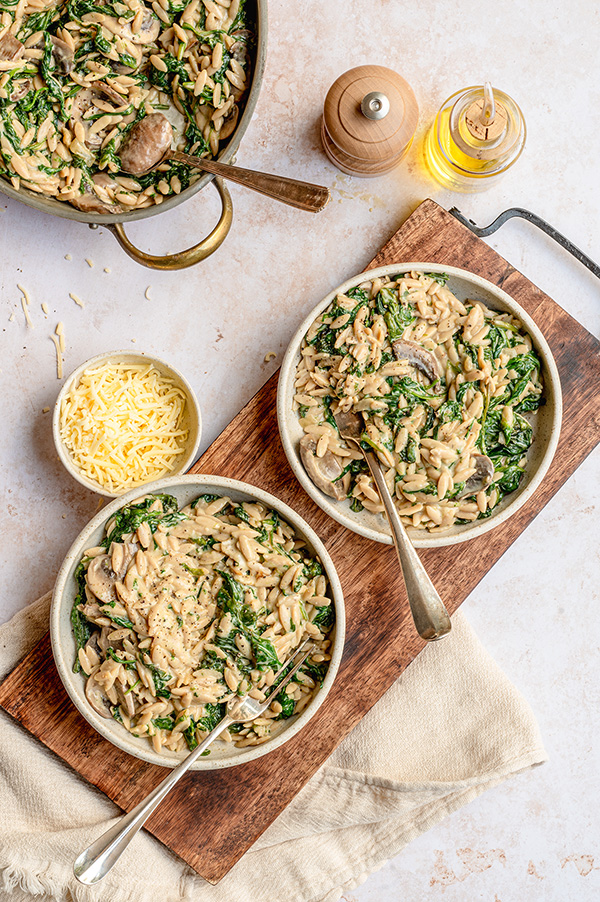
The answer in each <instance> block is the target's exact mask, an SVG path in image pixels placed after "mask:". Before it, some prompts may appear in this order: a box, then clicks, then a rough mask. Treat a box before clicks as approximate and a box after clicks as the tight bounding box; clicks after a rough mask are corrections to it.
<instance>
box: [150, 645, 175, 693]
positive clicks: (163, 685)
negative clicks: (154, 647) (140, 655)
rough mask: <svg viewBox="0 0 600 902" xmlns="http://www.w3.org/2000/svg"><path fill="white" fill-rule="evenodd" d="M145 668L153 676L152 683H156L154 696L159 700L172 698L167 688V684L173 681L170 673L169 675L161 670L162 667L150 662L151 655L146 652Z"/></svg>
mask: <svg viewBox="0 0 600 902" xmlns="http://www.w3.org/2000/svg"><path fill="white" fill-rule="evenodd" d="M143 663H144V666H145V667H147V668H148V670H149V671H150V673H151V674H152V681H153V683H154V694H155V695H156V697H157V698H171V692H170V691H169V689H168V688H167V683H168V682H169V681H170V680H172V679H173V677H172V675H171V674H170V673H167V672H166V671H164V670H161V669H160V667H157V666H156V664H153V663H152V661H151V660H150V655H149V654H148V653H147V652H146V654H145V660H144V662H143Z"/></svg>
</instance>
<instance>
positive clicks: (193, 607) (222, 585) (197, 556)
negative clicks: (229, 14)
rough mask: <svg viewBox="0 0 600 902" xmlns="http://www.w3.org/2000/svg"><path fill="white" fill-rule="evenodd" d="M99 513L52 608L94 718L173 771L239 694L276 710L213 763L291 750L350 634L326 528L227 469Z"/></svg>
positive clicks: (74, 682)
mask: <svg viewBox="0 0 600 902" xmlns="http://www.w3.org/2000/svg"><path fill="white" fill-rule="evenodd" d="M144 488H145V492H146V493H145V494H144V493H142V492H141V491H140V489H134V490H133V491H131V492H128V493H127V494H126V495H123V496H122V497H120V498H118V499H116V500H115V501H113V502H112V503H110V504H109V505H107V507H106V508H104V510H102V511H101V512H100V513H99V514H97V515H96V516H95V517H94V519H93V520H92V521H91V522H90V523H89V524H88V526H87V527H86V528H85V529H84V530H83V531H82V532H81V533H80V535H79V536H78V537H77V539H76V540H75V542H74V543H73V545H72V547H71V549H70V551H69V553H68V554H67V557H66V559H65V561H64V563H63V565H62V567H61V569H60V571H59V574H58V578H57V581H56V586H55V589H54V596H53V601H52V610H51V618H50V632H51V638H52V651H53V654H54V658H55V661H56V666H57V668H58V672H59V674H60V677H61V679H62V682H63V684H64V686H65V688H66V690H67V692H68V693H69V696H70V697H71V700H72V701H73V703H74V704H75V706H76V707H77V708H78V710H79V711H80V713H81V714H82V715H83V716H84V717H85V719H86V720H87V721H88V722H89V723H90V724H91V725H92V726H93V727H94V728H95V729H96V730H97V731H98V732H99V733H100V734H101V735H102V736H103V737H104V738H105V739H108V740H109V741H110V742H112V743H113V744H114V745H116V746H117V747H118V748H120V749H122V750H123V751H126V752H128V753H129V754H131V755H134V756H136V757H137V758H141V759H143V760H144V761H149V762H151V763H153V764H160V765H163V766H166V767H173V766H175V765H176V764H177V763H179V761H180V760H181V759H182V757H183V756H184V755H185V754H186V753H187V751H188V750H190V749H193V748H195V747H196V746H197V744H198V742H199V741H201V740H202V739H203V738H204V737H205V736H206V735H207V733H208V732H209V731H210V730H211V729H213V728H214V726H215V725H216V724H217V723H218V721H219V720H220V719H221V717H223V715H224V713H225V707H226V703H227V701H228V700H229V699H230V698H233V697H235V696H236V695H244V694H246V693H250V694H251V695H252V696H253V697H255V698H261V697H264V695H265V694H269V687H270V686H271V685H272V684H273V681H274V676H275V673H276V671H277V670H278V669H279V668H280V666H281V665H282V664H284V663H285V662H286V661H287V660H288V659H289V658H290V656H291V655H292V653H293V651H294V649H296V648H297V647H298V646H299V645H300V644H301V643H302V642H304V641H305V640H306V639H309V640H310V642H311V646H312V648H311V653H310V655H309V657H308V658H307V660H306V662H305V664H303V665H302V667H301V668H300V670H299V671H298V673H297V675H296V677H295V678H294V680H293V681H292V682H291V683H290V684H289V685H288V686H287V687H286V689H285V690H283V691H282V692H281V693H279V694H277V693H276V692H274V694H273V701H272V704H271V705H270V706H269V708H268V709H267V711H265V712H264V714H263V715H262V716H261V717H259V718H257V719H256V720H254V721H252V722H248V723H245V724H234V725H233V726H232V727H230V728H229V729H228V730H226V731H225V732H224V733H223V734H222V738H220V739H219V740H217V741H216V742H214V743H213V745H212V746H211V748H210V754H206V753H205V757H202V758H200V759H199V761H197V762H196V764H195V765H194V767H195V768H196V769H199V770H207V769H208V770H210V769H216V768H223V767H230V766H232V765H235V764H242V763H244V762H246V761H250V760H252V759H254V758H257V757H259V756H261V755H264V754H266V753H267V752H269V751H271V750H273V749H275V748H278V747H279V746H280V745H282V744H283V743H284V742H287V740H288V739H291V738H292V737H293V736H295V735H296V734H297V733H298V731H299V730H301V729H303V728H304V727H305V726H306V725H307V723H308V721H309V720H310V718H311V717H312V716H313V714H314V713H315V712H316V711H317V710H318V708H319V707H320V706H321V704H322V703H323V701H324V699H325V697H326V695H327V692H328V691H329V689H330V688H331V685H332V683H333V680H334V678H335V675H336V672H337V670H338V667H339V664H340V660H341V656H342V649H343V645H344V632H345V619H344V601H343V596H342V590H341V586H340V582H339V579H338V576H337V573H336V571H335V568H334V566H333V564H332V561H331V559H330V557H329V555H328V554H327V551H326V550H325V548H324V546H323V545H322V543H321V542H320V540H319V538H318V537H317V536H316V534H315V533H314V532H313V530H312V529H311V528H310V527H309V526H308V525H307V524H306V523H305V522H304V520H302V519H301V517H299V516H298V514H296V513H295V512H294V511H293V510H292V509H291V508H289V507H288V506H287V505H286V504H284V503H283V502H281V501H279V500H278V499H277V498H275V497H274V496H273V495H270V494H268V493H267V492H263V491H262V490H260V489H257V488H254V487H253V486H250V485H247V484H246V483H243V482H238V481H237V480H232V479H225V478H222V477H217V476H183V477H174V478H170V479H163V480H160V481H157V482H154V483H152V484H151V485H149V486H148V487H144Z"/></svg>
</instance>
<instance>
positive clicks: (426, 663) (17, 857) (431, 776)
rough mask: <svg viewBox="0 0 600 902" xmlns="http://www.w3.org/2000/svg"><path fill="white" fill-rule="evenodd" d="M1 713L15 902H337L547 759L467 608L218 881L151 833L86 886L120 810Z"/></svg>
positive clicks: (1, 843)
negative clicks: (82, 863)
mask: <svg viewBox="0 0 600 902" xmlns="http://www.w3.org/2000/svg"><path fill="white" fill-rule="evenodd" d="M48 607H49V596H45V597H44V598H42V599H40V600H39V601H38V602H36V603H35V604H33V605H31V606H30V607H29V608H26V609H25V610H23V611H21V612H20V613H19V614H17V616H16V617H14V618H13V620H11V621H10V623H8V624H6V625H5V626H3V627H1V628H0V678H1V677H3V676H4V675H5V674H6V673H8V671H9V670H10V669H11V668H12V667H13V666H14V665H15V664H16V663H17V661H18V660H19V658H20V657H22V656H23V655H24V654H25V653H26V652H27V651H28V650H29V649H30V648H31V647H32V646H33V644H34V643H35V642H36V640H37V639H38V638H39V637H40V636H41V635H42V634H43V633H44V631H45V630H46V628H47V623H48ZM40 692H43V686H40ZM0 722H1V730H0V794H1V795H0V798H1V804H0V875H1V879H0V893H1V892H2V890H1V887H2V886H4V893H3V894H2V898H4V899H6V900H7V902H21V900H32V899H33V898H35V899H36V900H38V902H40V900H46V899H47V900H50V899H51V900H53V902H71V900H73V899H75V900H77V902H90V900H99V902H100V900H101V902H156V900H161V902H183V900H186V902H267V900H268V902H337V900H338V899H339V898H340V896H341V895H342V893H344V892H345V891H348V890H351V889H352V888H354V887H355V886H356V885H357V884H359V883H361V882H362V881H363V880H364V878H365V877H366V876H367V874H368V873H370V872H371V871H373V870H375V869H377V868H378V867H380V866H381V865H382V864H383V863H384V862H385V860H386V859H388V858H390V857H392V856H393V855H396V854H397V853H398V852H399V851H400V850H401V849H402V848H403V847H404V846H405V845H406V844H407V843H408V842H410V840H412V839H414V838H415V837H417V836H419V835H420V834H421V833H423V832H424V831H425V830H428V829H429V828H430V827H431V826H433V825H434V824H436V823H437V822H438V821H440V820H441V819H442V818H443V817H444V816H445V815H447V814H449V813H450V812H452V811H454V810H455V809H457V808H459V807H460V806H461V805H464V804H465V803H466V802H469V801H471V800H472V799H474V798H475V797H476V796H478V795H479V794H480V793H482V792H483V791H484V790H485V789H488V788H489V787H492V786H495V785H496V784H498V783H500V782H501V781H502V780H505V779H506V778H507V777H509V776H511V775H512V774H516V773H519V772H520V771H522V770H524V769H526V768H529V767H533V766H534V765H536V764H540V763H542V762H543V761H544V760H545V759H546V755H545V752H544V749H543V746H542V742H541V738H540V735H539V732H538V728H537V724H536V722H535V719H534V717H533V713H532V712H531V710H530V708H529V706H528V705H527V703H526V702H525V700H524V699H523V698H522V697H521V695H520V694H519V693H518V692H517V690H516V689H515V688H514V686H512V685H511V683H510V682H509V681H508V680H507V678H506V677H505V676H504V674H503V673H502V672H501V671H500V670H499V668H498V667H497V666H496V664H495V663H494V661H493V660H492V659H491V658H490V656H489V655H488V654H487V652H486V651H485V650H484V649H483V647H482V646H481V644H480V643H479V641H478V639H477V638H476V637H475V635H474V633H473V632H472V630H471V628H470V627H469V625H468V623H467V621H466V620H465V618H464V616H463V615H462V614H460V613H457V614H455V616H454V617H453V630H452V633H451V634H450V636H449V637H448V638H446V639H444V640H443V642H439V643H433V644H432V645H430V646H429V647H428V648H426V649H425V650H424V651H423V653H422V654H421V655H419V657H418V658H417V660H416V661H414V662H413V664H412V665H411V666H410V667H409V668H408V670H407V671H406V672H405V673H404V674H403V675H402V677H401V678H400V679H399V680H398V681H397V682H396V683H395V684H394V685H393V686H392V688H391V689H390V690H389V691H388V692H387V693H386V695H385V696H384V697H383V698H382V699H381V700H380V701H379V702H378V703H377V704H376V705H375V707H374V708H373V709H372V710H371V711H370V712H369V714H367V716H366V717H365V718H364V719H363V720H362V722H361V723H360V724H359V726H358V727H357V728H356V729H355V730H354V731H353V732H352V733H351V734H350V736H348V737H347V738H346V739H345V740H344V742H343V743H342V744H341V745H340V747H339V748H338V749H337V751H336V752H334V754H333V755H332V756H331V757H330V758H329V759H328V761H327V763H326V764H325V765H324V766H323V767H322V768H321V769H320V770H319V771H318V772H317V773H316V774H315V776H314V777H313V778H312V780H311V781H310V782H309V783H308V784H307V785H306V786H305V787H304V789H303V790H302V791H301V792H300V794H299V795H298V796H297V797H296V799H295V800H294V801H293V802H292V804H291V805H289V806H288V808H287V809H286V810H285V811H284V812H283V813H282V814H281V815H280V816H279V818H278V819H277V820H276V821H275V822H274V824H272V826H271V827H270V828H269V829H268V830H267V831H266V833H264V835H263V836H262V837H261V838H260V839H259V840H258V842H257V843H255V845H254V846H253V847H252V848H251V850H250V851H249V852H248V853H247V854H246V855H245V856H244V857H243V858H242V860H241V861H240V862H238V864H237V865H236V866H235V867H234V868H233V870H232V871H230V873H229V874H228V875H227V876H226V877H225V878H224V879H223V880H222V881H221V882H220V883H219V885H218V886H216V887H213V886H211V885H210V884H208V883H206V882H205V881H204V880H203V879H202V878H201V877H198V875H197V874H195V873H194V872H193V871H192V870H191V869H190V868H189V867H187V866H186V865H185V864H184V863H183V862H182V861H180V860H179V859H178V858H177V857H176V856H175V855H172V854H171V853H170V852H168V851H167V850H166V849H165V848H164V846H162V845H161V844H160V843H159V842H158V841H157V840H155V839H154V838H153V837H152V836H150V834H148V833H146V832H145V831H143V832H142V833H140V834H138V836H137V837H136V839H135V840H134V844H133V845H132V846H131V847H130V848H129V849H128V850H127V852H126V853H125V855H123V858H122V859H121V860H120V862H119V863H118V864H117V866H116V867H115V868H113V870H112V871H111V873H110V874H109V875H108V877H106V878H105V880H104V881H103V882H102V883H101V884H100V886H99V887H96V888H95V889H89V888H87V887H83V886H81V885H79V884H78V883H77V882H76V881H75V879H74V877H73V876H72V867H73V860H74V858H75V857H76V855H77V854H78V853H79V852H80V851H81V850H82V849H84V848H85V847H86V846H87V845H88V844H89V843H90V842H91V841H92V840H93V839H96V837H98V836H99V835H100V834H101V833H102V832H103V831H104V830H105V829H107V827H108V825H109V824H113V823H115V819H116V817H117V816H118V814H119V812H118V810H117V808H116V806H115V805H113V803H112V802H110V801H109V800H108V799H107V798H106V797H105V796H104V795H103V794H102V793H100V792H99V791H98V790H96V789H94V788H93V787H91V786H90V785H89V784H88V783H86V782H85V781H84V780H82V779H81V778H80V777H79V776H78V775H77V774H76V773H75V772H73V771H72V770H71V769H70V768H69V767H68V766H67V765H65V764H64V763H63V762H62V761H61V760H60V759H59V758H57V757H56V756H55V755H53V754H52V753H51V752H49V751H48V750H47V749H45V748H44V747H43V746H42V745H41V744H40V743H38V742H37V741H36V740H35V739H34V738H33V737H32V736H30V735H29V733H27V732H26V731H25V730H23V729H22V728H21V727H20V726H18V725H17V724H16V723H15V722H14V721H13V720H12V719H11V718H10V717H9V716H8V715H6V714H5V713H4V712H1V713H0ZM281 779H282V780H284V779H285V774H284V773H283V774H281ZM198 842H199V843H201V842H202V835H201V831H200V832H199V836H198Z"/></svg>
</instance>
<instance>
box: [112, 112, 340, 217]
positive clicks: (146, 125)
mask: <svg viewBox="0 0 600 902" xmlns="http://www.w3.org/2000/svg"><path fill="white" fill-rule="evenodd" d="M172 140H173V128H172V126H171V123H170V122H169V120H168V119H167V117H166V116H163V115H162V113H151V114H150V115H149V116H145V117H144V119H141V120H140V122H138V123H137V124H136V125H134V126H133V128H132V129H131V131H130V132H129V134H128V135H127V139H126V141H125V143H124V144H123V146H122V148H121V150H120V153H119V156H120V159H121V169H122V170H123V171H124V172H127V173H129V174H130V175H133V176H140V175H146V174H147V173H148V172H152V171H153V170H154V169H156V167H157V166H160V165H161V163H166V162H167V161H168V160H174V161H176V162H178V163H185V164H186V165H188V166H194V167H195V168H196V169H202V170H203V171H204V172H210V173H211V174H212V175H218V176H221V177H222V178H225V179H229V180H230V181H232V182H237V184H238V185H245V186H246V188H252V190H253V191H258V192H259V194H264V195H266V196H267V197H272V198H274V199H275V200H279V201H281V202H282V203H284V204H288V205H289V206H290V207H296V208H297V209H298V210H306V211H307V212H309V213H319V212H320V211H321V210H322V209H323V208H324V207H325V206H326V205H327V203H328V201H329V198H330V194H329V189H328V188H324V187H322V186H321V185H311V184H310V183H309V182H300V181H298V180H297V179H290V178H286V177H285V176H282V175H271V174H270V173H268V172H256V171H255V170H253V169H242V168H240V167H239V166H231V165H230V164H229V163H219V162H217V161H216V160H207V159H205V158H204V157H196V156H192V155H191V154H188V153H182V152H181V151H179V150H172V149H171V142H172Z"/></svg>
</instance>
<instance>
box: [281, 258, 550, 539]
mask: <svg viewBox="0 0 600 902" xmlns="http://www.w3.org/2000/svg"><path fill="white" fill-rule="evenodd" d="M410 270H417V271H421V272H434V273H442V272H443V273H447V274H448V276H449V279H448V283H447V284H448V287H449V288H450V290H451V291H453V292H454V293H456V294H457V295H458V297H459V298H463V299H464V298H473V299H474V300H481V301H483V303H484V304H486V306H488V307H490V308H491V309H496V310H500V311H507V312H510V313H512V314H514V315H515V316H517V317H518V318H519V319H520V321H521V322H522V323H523V325H524V326H525V329H526V330H527V332H528V333H529V334H530V335H531V337H532V339H533V343H534V346H535V349H536V351H537V352H538V354H539V356H540V358H541V361H542V376H543V378H544V384H545V394H546V404H545V405H544V406H543V407H540V408H539V411H538V415H537V422H536V427H535V432H534V444H533V446H532V449H531V452H530V455H531V456H530V458H529V462H528V466H527V468H526V471H525V475H524V477H523V479H522V482H521V485H520V487H519V488H518V489H517V491H516V492H514V493H513V494H511V495H509V496H508V497H507V498H505V499H503V501H502V502H501V503H500V504H499V505H498V509H497V512H496V513H495V514H493V515H492V516H491V517H489V518H488V519H486V520H474V521H473V522H472V523H469V524H459V525H458V526H453V527H452V528H451V529H450V530H448V532H445V533H440V534H437V535H436V534H431V533H427V532H425V530H418V529H409V530H408V533H409V535H410V538H411V540H412V542H413V544H414V545H415V547H416V548H439V547H440V546H442V545H455V544H457V543H458V542H465V541H467V540H468V539H474V538H476V537H477V536H481V535H483V534H484V533H486V532H489V531H490V530H491V529H494V528H495V527H496V526H500V524H501V523H504V522H505V521H506V520H507V519H508V518H509V517H511V516H512V515H513V514H514V513H516V511H518V510H519V508H520V507H522V505H523V504H525V502H526V501H527V500H528V499H529V498H530V497H531V496H532V495H533V493H534V492H535V491H536V489H537V487H538V486H539V484H540V482H541V481H542V479H543V478H544V476H545V474H546V472H547V470H548V467H549V466H550V464H551V462H552V458H553V457H554V453H555V451H556V447H557V445H558V439H559V435H560V426H561V420H562V392H561V387H560V378H559V375H558V370H557V368H556V363H555V362H554V358H553V356H552V352H551V351H550V348H549V347H548V343H547V342H546V339H545V338H544V336H543V335H542V333H541V332H540V330H539V328H538V327H537V326H536V324H535V323H534V321H533V320H532V318H531V317H530V316H529V314H528V313H526V312H525V310H523V308H522V307H520V306H519V304H517V303H516V301H514V300H513V299H512V298H511V297H510V296H509V295H508V294H507V293H506V292H505V291H503V290H502V289H501V288H497V287H496V285H493V284H492V283H491V282H488V281H487V279H482V278H481V277H480V276H476V275H475V274H474V273H471V272H468V271H467V270H464V269H458V268H456V267H454V266H443V265H441V264H439V263H394V264H391V265H389V266H380V267H379V268H378V269H370V270H367V271H366V272H363V273H360V274H359V275H357V276H353V277H352V278H351V279H348V281H347V282H344V283H343V285H340V286H339V287H338V288H336V289H335V290H334V291H331V292H330V293H329V294H328V295H327V297H326V298H324V299H323V300H322V301H321V302H320V303H319V304H317V306H316V307H315V308H314V309H313V310H311V311H310V313H309V314H308V315H307V316H306V317H305V319H304V320H303V321H302V323H301V324H300V326H299V327H298V329H297V331H296V333H295V334H294V337H293V338H292V340H291V342H290V344H289V347H288V349H287V351H286V353H285V357H284V358H283V363H282V364H281V371H280V374H279V385H278V388H277V420H278V423H279V433H280V435H281V441H282V444H283V448H284V451H285V453H286V456H287V459H288V460H289V462H290V466H291V468H292V470H293V471H294V474H295V476H296V477H297V479H298V480H299V482H300V483H301V484H302V486H303V488H304V489H305V490H306V492H307V493H308V494H309V495H310V497H311V498H312V499H313V501H314V502H315V503H316V504H318V505H319V507H321V508H322V509H323V510H324V511H325V513H327V514H329V516H330V517H333V519H334V520H337V522H338V523H341V524H342V526H345V527H347V528H348V529H351V530H352V531H353V532H356V533H358V534H359V535H361V536H365V537H366V538H367V539H373V540H374V541H375V542H384V543H385V544H387V545H391V544H392V537H391V535H390V532H389V527H388V524H387V520H386V519H385V518H384V516H383V515H382V514H371V513H369V512H368V511H365V510H363V511H360V512H359V513H354V512H352V511H351V510H350V504H349V502H348V501H341V502H334V501H333V500H332V499H331V498H329V497H328V496H327V495H325V494H324V493H323V492H321V491H320V489H318V488H317V487H316V486H315V484H314V483H313V482H312V481H311V480H310V479H309V477H308V476H307V473H306V470H305V469H304V467H303V466H302V462H301V460H300V454H299V451H298V443H299V441H300V439H301V438H302V435H303V431H302V428H301V426H300V424H299V423H298V417H297V414H296V413H295V411H294V410H293V400H294V394H295V392H294V377H295V373H296V367H297V365H298V363H299V361H300V348H301V344H302V340H303V338H304V336H305V335H306V333H307V331H308V329H309V327H310V325H311V323H312V322H313V320H314V319H315V318H316V317H317V316H318V315H319V314H320V313H321V312H322V311H323V310H325V308H326V307H327V306H328V305H329V304H330V303H331V302H332V301H333V300H334V298H335V297H336V296H337V295H338V294H344V293H345V292H347V291H348V290H349V289H350V288H354V287H355V286H356V285H360V284H361V282H365V281H367V280H370V279H376V278H379V277H382V276H390V275H392V274H393V273H399V272H409V271H410Z"/></svg>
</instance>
